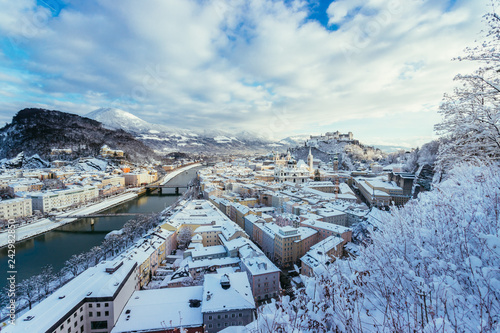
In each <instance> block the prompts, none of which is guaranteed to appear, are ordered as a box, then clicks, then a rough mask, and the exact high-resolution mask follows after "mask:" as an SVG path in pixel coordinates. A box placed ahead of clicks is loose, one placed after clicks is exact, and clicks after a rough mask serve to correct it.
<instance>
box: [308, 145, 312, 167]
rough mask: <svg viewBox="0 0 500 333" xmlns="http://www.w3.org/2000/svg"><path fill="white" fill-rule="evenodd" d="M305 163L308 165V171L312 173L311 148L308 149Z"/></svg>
mask: <svg viewBox="0 0 500 333" xmlns="http://www.w3.org/2000/svg"><path fill="white" fill-rule="evenodd" d="M307 162H308V164H309V171H310V172H313V156H312V153H311V147H309V155H308V156H307Z"/></svg>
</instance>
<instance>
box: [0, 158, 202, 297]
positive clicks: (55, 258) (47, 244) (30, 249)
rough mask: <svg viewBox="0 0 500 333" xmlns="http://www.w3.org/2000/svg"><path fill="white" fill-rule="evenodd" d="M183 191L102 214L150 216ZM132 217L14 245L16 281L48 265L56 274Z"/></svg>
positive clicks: (75, 226)
mask: <svg viewBox="0 0 500 333" xmlns="http://www.w3.org/2000/svg"><path fill="white" fill-rule="evenodd" d="M199 169H200V168H199V167H195V168H192V169H189V170H187V171H185V172H182V173H181V174H179V175H178V176H176V177H174V178H173V179H172V180H171V183H173V184H187V183H188V182H189V181H190V180H191V179H193V178H194V177H195V176H196V171H197V170H199ZM184 191H185V189H183V188H179V195H176V194H175V193H174V192H175V189H166V190H163V194H161V195H160V194H158V193H156V192H153V193H151V194H146V195H143V196H141V197H139V198H136V199H133V200H130V201H127V202H125V203H123V204H120V205H119V206H116V207H113V208H110V209H107V210H105V211H103V212H102V213H146V214H147V213H153V212H160V211H162V210H164V209H165V208H166V207H168V206H170V205H171V204H173V203H174V202H175V201H176V200H177V199H178V197H179V196H180V195H182V193H183V192H184ZM133 218H134V216H120V217H99V218H94V222H95V223H94V228H92V227H91V222H90V221H91V219H90V218H85V219H79V220H77V221H75V222H72V223H70V224H67V225H64V226H62V227H59V228H57V229H54V230H52V231H49V232H47V233H45V234H42V235H39V236H36V237H34V238H31V239H28V240H25V241H22V242H18V243H16V256H15V260H16V268H17V276H16V280H17V281H18V282H20V281H22V280H23V279H26V278H28V277H30V276H32V275H35V274H39V273H40V271H41V268H42V267H43V266H45V265H47V264H50V265H52V267H53V268H54V272H57V271H59V270H60V269H61V268H62V267H63V266H64V262H65V261H66V260H68V259H69V258H70V257H71V256H72V255H73V254H79V253H82V252H86V251H88V250H89V249H90V248H92V247H93V246H96V245H99V244H101V242H102V241H103V239H104V236H106V234H107V233H109V232H110V231H112V230H118V229H121V228H122V226H123V225H124V224H125V222H127V221H128V220H130V219H133ZM7 259H8V257H7V248H3V249H1V250H0V265H1V267H2V269H1V270H0V278H1V282H0V288H2V289H3V287H4V286H6V285H7V270H8V269H7Z"/></svg>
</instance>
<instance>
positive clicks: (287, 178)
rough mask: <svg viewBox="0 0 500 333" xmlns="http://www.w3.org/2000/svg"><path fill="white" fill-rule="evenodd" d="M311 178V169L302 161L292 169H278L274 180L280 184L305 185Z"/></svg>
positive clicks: (275, 170) (275, 171)
mask: <svg viewBox="0 0 500 333" xmlns="http://www.w3.org/2000/svg"><path fill="white" fill-rule="evenodd" d="M310 178H311V171H310V167H309V166H308V165H307V164H305V163H304V161H302V160H300V161H299V162H298V163H297V165H294V166H291V167H277V168H276V169H274V180H275V181H276V182H278V183H283V182H291V183H296V184H304V183H307V182H308V181H309V179H310Z"/></svg>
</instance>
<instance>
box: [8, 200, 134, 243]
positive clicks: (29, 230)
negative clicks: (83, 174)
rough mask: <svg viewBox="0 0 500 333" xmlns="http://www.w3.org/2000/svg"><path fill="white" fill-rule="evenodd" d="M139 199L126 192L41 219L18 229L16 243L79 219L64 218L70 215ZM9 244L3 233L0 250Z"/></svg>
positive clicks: (91, 211)
mask: <svg viewBox="0 0 500 333" xmlns="http://www.w3.org/2000/svg"><path fill="white" fill-rule="evenodd" d="M134 198H137V193H135V192H126V193H122V194H119V195H117V196H115V197H113V198H108V199H106V200H104V201H102V202H99V203H97V204H93V205H90V206H87V207H81V208H78V209H75V210H72V211H70V212H65V213H63V214H58V218H57V220H51V219H49V218H44V219H40V220H39V221H36V222H33V223H30V224H28V225H24V226H22V227H19V228H17V229H16V242H20V241H23V240H26V239H29V238H32V237H35V236H38V235H40V234H43V233H45V232H47V231H50V230H53V229H55V228H58V227H60V226H63V225H65V224H68V223H71V222H74V221H76V220H77V218H62V217H64V216H68V215H87V214H92V213H97V212H100V211H103V210H105V209H108V208H111V207H113V206H116V205H119V204H122V203H124V202H126V201H129V200H132V199H134ZM7 244H8V233H7V232H3V233H1V234H0V248H3V247H5V246H7Z"/></svg>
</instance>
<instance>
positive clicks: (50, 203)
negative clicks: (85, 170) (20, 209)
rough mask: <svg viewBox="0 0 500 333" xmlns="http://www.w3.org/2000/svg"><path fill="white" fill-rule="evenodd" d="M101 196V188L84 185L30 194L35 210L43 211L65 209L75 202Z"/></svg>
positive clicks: (78, 202)
mask: <svg viewBox="0 0 500 333" xmlns="http://www.w3.org/2000/svg"><path fill="white" fill-rule="evenodd" d="M98 196H99V190H98V189H97V188H96V187H94V186H83V187H76V188H70V189H65V190H58V191H52V192H45V193H33V194H31V195H30V197H31V200H32V208H33V210H39V211H40V212H42V213H47V212H50V211H51V210H53V209H56V210H58V209H63V208H66V207H69V206H71V205H74V204H80V203H83V202H86V201H89V200H91V199H94V198H97V197H98Z"/></svg>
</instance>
